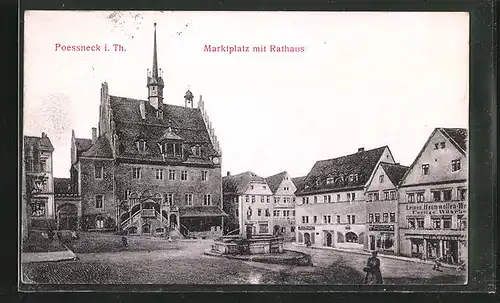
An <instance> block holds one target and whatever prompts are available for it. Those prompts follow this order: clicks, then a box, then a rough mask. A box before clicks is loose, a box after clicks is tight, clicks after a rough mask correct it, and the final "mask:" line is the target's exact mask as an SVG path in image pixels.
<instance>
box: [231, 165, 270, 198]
mask: <svg viewBox="0 0 500 303" xmlns="http://www.w3.org/2000/svg"><path fill="white" fill-rule="evenodd" d="M251 181H257V182H262V183H265V182H266V180H265V179H264V178H262V177H260V176H258V175H256V174H254V173H253V172H250V171H247V172H244V173H241V174H238V175H233V176H226V177H223V178H222V193H223V194H236V195H239V194H242V193H244V192H245V191H246V190H247V189H248V186H249V185H250V182H251Z"/></svg>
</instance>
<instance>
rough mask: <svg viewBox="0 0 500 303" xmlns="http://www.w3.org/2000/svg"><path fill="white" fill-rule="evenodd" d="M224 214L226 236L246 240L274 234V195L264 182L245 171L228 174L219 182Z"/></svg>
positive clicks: (264, 180)
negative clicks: (226, 226)
mask: <svg viewBox="0 0 500 303" xmlns="http://www.w3.org/2000/svg"><path fill="white" fill-rule="evenodd" d="M222 182H223V192H224V210H225V211H226V212H227V213H228V214H229V219H228V220H229V222H230V223H229V224H230V226H231V229H230V230H227V232H228V233H234V234H240V235H244V236H246V237H251V236H252V235H271V234H272V233H273V229H272V228H273V217H272V212H273V206H274V205H273V204H274V203H273V201H272V197H273V192H272V191H271V190H270V189H269V186H268V184H267V182H266V179H264V178H262V177H260V176H258V175H257V174H255V173H253V172H250V171H247V172H244V173H241V174H238V175H230V174H229V173H228V175H227V176H225V177H224V178H223V180H222Z"/></svg>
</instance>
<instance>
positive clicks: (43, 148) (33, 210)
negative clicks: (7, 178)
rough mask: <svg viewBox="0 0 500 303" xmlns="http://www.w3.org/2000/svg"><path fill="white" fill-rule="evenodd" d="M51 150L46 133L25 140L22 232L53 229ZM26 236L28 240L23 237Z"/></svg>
mask: <svg viewBox="0 0 500 303" xmlns="http://www.w3.org/2000/svg"><path fill="white" fill-rule="evenodd" d="M53 152H54V147H53V146H52V143H51V142H50V139H49V137H48V136H47V134H46V133H43V132H42V135H41V137H33V136H24V145H23V158H24V159H23V167H22V171H23V176H22V178H23V180H24V181H23V184H24V186H25V188H24V199H25V203H26V205H24V207H22V208H21V209H22V210H24V211H23V213H24V214H23V215H22V216H21V219H22V220H24V222H23V224H22V228H23V229H26V230H28V231H29V230H31V229H55V228H56V226H55V224H54V222H55V221H54V215H55V208H54V205H55V204H54V178H53V165H52V164H53V159H52V153H53ZM25 236H27V235H26V234H25Z"/></svg>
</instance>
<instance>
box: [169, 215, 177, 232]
mask: <svg viewBox="0 0 500 303" xmlns="http://www.w3.org/2000/svg"><path fill="white" fill-rule="evenodd" d="M169 221H170V228H171V229H177V216H176V215H175V214H171V215H170V220H169Z"/></svg>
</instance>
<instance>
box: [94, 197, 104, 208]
mask: <svg viewBox="0 0 500 303" xmlns="http://www.w3.org/2000/svg"><path fill="white" fill-rule="evenodd" d="M103 206H104V196H103V195H97V196H95V208H102V207H103Z"/></svg>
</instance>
